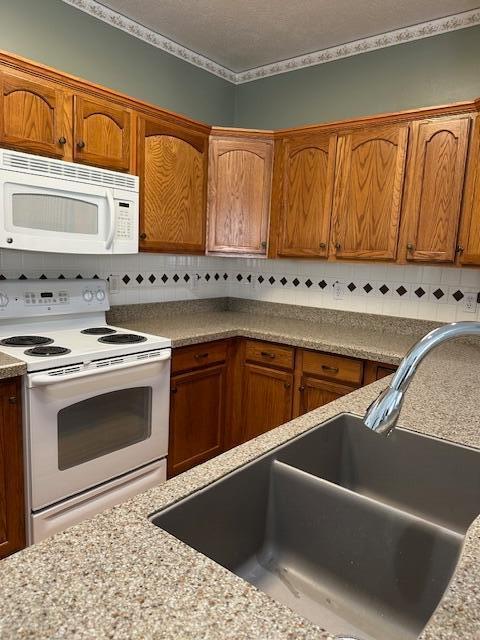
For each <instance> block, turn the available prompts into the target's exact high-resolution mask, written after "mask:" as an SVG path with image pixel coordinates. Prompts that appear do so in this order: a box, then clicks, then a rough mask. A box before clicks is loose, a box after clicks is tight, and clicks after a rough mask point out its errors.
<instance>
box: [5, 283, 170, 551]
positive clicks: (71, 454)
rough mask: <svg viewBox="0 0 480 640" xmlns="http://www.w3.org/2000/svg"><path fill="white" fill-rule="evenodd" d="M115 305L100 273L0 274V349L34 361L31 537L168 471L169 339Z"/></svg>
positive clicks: (29, 399) (28, 427)
mask: <svg viewBox="0 0 480 640" xmlns="http://www.w3.org/2000/svg"><path fill="white" fill-rule="evenodd" d="M108 309H109V302H108V289H107V283H106V282H105V281H102V280H81V279H78V280H15V281H13V280H5V281H3V282H1V283H0V350H1V351H3V352H4V353H7V354H8V355H11V356H14V357H15V358H17V359H19V360H23V361H24V362H25V363H26V365H27V374H26V375H25V376H24V393H23V416H24V448H25V462H26V465H25V467H26V483H27V530H28V538H29V542H32V543H33V542H38V541H40V540H42V539H43V538H45V537H47V536H49V535H51V534H53V533H55V532H57V531H60V530H63V529H65V528H66V527H68V526H70V525H72V524H75V523H76V522H79V521H80V520H83V519H85V518H87V517H90V516H93V515H95V514H96V513H99V512H100V511H102V510H103V509H105V508H106V507H109V506H113V505H114V504H117V503H118V502H121V501H123V500H125V499H126V498H128V497H131V496H132V495H135V494H136V493H138V492H140V491H143V490H145V489H147V488H149V487H151V486H155V485H157V484H159V483H160V482H162V481H164V480H165V479H166V456H167V450H168V418H169V415H168V414H169V388H170V358H171V349H170V346H171V342H170V340H169V339H168V338H162V337H158V336H154V335H150V334H146V333H139V332H133V331H128V330H125V329H120V328H118V327H112V326H109V325H107V323H106V317H105V312H106V311H107V310H108Z"/></svg>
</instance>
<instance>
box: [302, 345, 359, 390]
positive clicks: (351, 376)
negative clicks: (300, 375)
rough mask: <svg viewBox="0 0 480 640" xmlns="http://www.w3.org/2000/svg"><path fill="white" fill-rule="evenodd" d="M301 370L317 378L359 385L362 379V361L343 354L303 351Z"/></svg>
mask: <svg viewBox="0 0 480 640" xmlns="http://www.w3.org/2000/svg"><path fill="white" fill-rule="evenodd" d="M303 371H304V372H305V373H310V374H313V375H315V376H317V377H319V378H326V379H328V380H341V381H342V382H348V383H349V384H353V385H357V384H358V385H360V384H361V383H362V379H363V362H362V361H361V360H355V359H354V358H346V357H344V356H334V355H329V354H327V353H316V352H314V351H304V352H303Z"/></svg>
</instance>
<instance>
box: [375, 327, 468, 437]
mask: <svg viewBox="0 0 480 640" xmlns="http://www.w3.org/2000/svg"><path fill="white" fill-rule="evenodd" d="M465 336H480V322H453V323H452V324H447V325H445V326H443V327H439V328H438V329H434V330H433V331H430V333H427V335H426V336H424V337H423V338H422V339H421V340H419V341H418V342H417V344H415V345H414V346H413V347H412V348H411V349H410V351H409V352H408V353H407V355H406V356H405V358H404V359H403V360H402V362H401V364H400V366H399V367H398V369H397V371H396V373H395V374H394V376H393V378H392V381H391V382H390V385H389V386H388V387H387V388H386V389H384V390H383V391H382V392H381V394H380V395H379V396H378V398H377V399H376V400H374V402H372V404H371V405H370V406H369V407H368V409H367V412H366V414H365V417H364V418H363V424H364V425H365V426H366V427H368V428H369V429H371V430H372V431H375V432H376V433H381V434H383V435H386V436H388V434H389V433H390V432H391V431H392V430H393V429H394V428H395V425H396V424H397V421H398V418H399V415H400V411H401V409H402V405H403V400H404V398H405V393H406V391H407V389H408V387H409V385H410V382H411V381H412V378H413V376H414V375H415V372H416V370H417V367H418V365H419V364H420V363H421V362H422V360H423V359H424V358H425V356H426V355H427V354H428V353H430V351H431V350H432V349H434V348H435V347H437V346H438V345H440V344H443V343H444V342H448V341H449V340H454V339H455V338H462V337H465Z"/></svg>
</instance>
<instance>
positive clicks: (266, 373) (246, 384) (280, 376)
mask: <svg viewBox="0 0 480 640" xmlns="http://www.w3.org/2000/svg"><path fill="white" fill-rule="evenodd" d="M243 377H244V380H243V408H242V414H243V441H247V440H251V439H252V438H256V437H257V436H259V435H261V434H262V433H265V432H266V431H270V429H273V428H274V427H278V426H279V425H281V424H283V423H284V422H288V420H290V419H291V417H292V401H293V374H292V373H289V372H286V371H277V370H276V369H272V368H269V367H262V366H259V365H256V364H245V365H244V368H243Z"/></svg>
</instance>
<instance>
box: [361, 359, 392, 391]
mask: <svg viewBox="0 0 480 640" xmlns="http://www.w3.org/2000/svg"><path fill="white" fill-rule="evenodd" d="M396 370H397V367H396V366H395V365H394V364H383V363H382V362H371V361H367V362H366V363H365V376H364V378H363V384H364V385H367V384H371V383H372V382H375V381H376V380H381V379H382V378H385V377H386V376H390V375H391V374H392V373H395V371H396Z"/></svg>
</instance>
